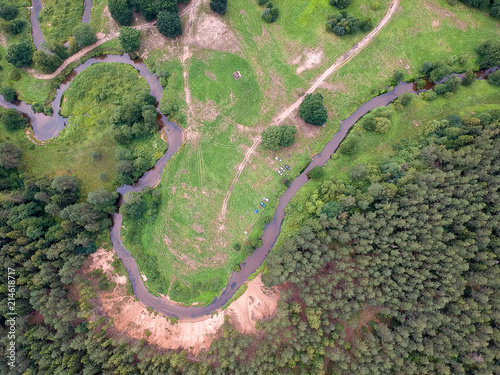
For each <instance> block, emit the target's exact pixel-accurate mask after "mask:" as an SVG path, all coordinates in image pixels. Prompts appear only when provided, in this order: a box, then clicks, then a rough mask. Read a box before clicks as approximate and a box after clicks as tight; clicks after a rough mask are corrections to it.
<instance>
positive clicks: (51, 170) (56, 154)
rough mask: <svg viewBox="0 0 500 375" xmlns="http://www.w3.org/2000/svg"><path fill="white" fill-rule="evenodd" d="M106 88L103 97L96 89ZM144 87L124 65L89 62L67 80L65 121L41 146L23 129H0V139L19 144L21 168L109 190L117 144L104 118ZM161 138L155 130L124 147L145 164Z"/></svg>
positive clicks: (154, 156)
mask: <svg viewBox="0 0 500 375" xmlns="http://www.w3.org/2000/svg"><path fill="white" fill-rule="evenodd" d="M103 92H106V93H107V97H106V99H103V100H102V99H99V97H98V95H97V94H100V93H103ZM148 92H149V87H148V84H147V82H146V80H145V79H144V78H140V77H139V74H138V72H137V71H136V70H135V69H134V68H133V67H131V66H129V65H126V64H115V63H102V64H94V65H92V66H90V67H89V68H87V69H85V70H84V71H83V72H81V73H80V74H78V76H77V77H76V78H75V79H74V81H73V82H72V83H71V85H70V87H69V88H68V90H67V91H66V93H65V96H64V98H63V100H64V108H63V109H62V111H61V112H62V115H63V116H70V117H69V119H68V125H67V127H66V128H65V129H63V130H62V131H61V133H60V134H59V136H57V137H56V138H55V139H52V140H51V141H50V142H48V143H46V144H45V145H41V146H38V145H34V144H32V143H31V142H30V141H29V140H28V139H27V138H26V136H25V134H24V132H23V131H18V132H15V133H7V132H6V131H5V130H4V129H2V132H1V134H0V140H1V141H6V140H8V141H10V142H12V143H15V144H17V145H19V146H20V147H21V148H22V149H23V161H24V164H25V165H26V166H27V172H29V173H30V174H32V175H34V176H36V177H41V176H44V175H46V176H48V177H52V176H57V175H61V174H74V175H76V176H77V177H78V178H79V179H80V181H81V186H82V189H83V191H84V192H89V191H93V190H96V189H98V188H100V187H105V188H107V189H111V190H113V189H114V188H115V187H116V182H115V181H114V176H115V165H116V157H115V152H116V149H117V148H120V147H123V146H119V145H117V143H116V141H115V140H114V138H113V136H112V135H111V130H112V128H111V127H112V125H111V124H110V123H109V121H108V117H109V115H110V113H111V112H112V111H113V109H114V108H115V107H116V106H117V105H118V104H119V103H121V102H126V101H127V100H129V99H131V98H135V96H136V95H137V94H140V93H142V94H144V93H148ZM166 146H167V145H166V143H165V142H164V141H162V140H161V139H160V137H159V135H158V134H154V135H151V136H149V137H148V138H145V139H142V140H140V141H134V142H133V143H132V144H131V145H129V146H127V148H129V149H131V150H132V151H133V152H134V155H141V156H143V157H144V158H146V159H147V160H149V161H150V163H151V165H153V164H154V161H155V160H156V159H157V158H158V157H160V156H161V155H162V154H163V152H164V151H165V149H166ZM94 150H96V151H99V152H100V153H101V158H100V160H93V159H92V158H91V157H90V153H91V152H92V151H94ZM101 173H105V174H106V175H107V176H108V180H107V181H102V180H101V179H100V178H99V175H100V174H101Z"/></svg>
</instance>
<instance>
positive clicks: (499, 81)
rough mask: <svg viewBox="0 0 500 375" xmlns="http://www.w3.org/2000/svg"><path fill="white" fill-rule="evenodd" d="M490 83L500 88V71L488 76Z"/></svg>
mask: <svg viewBox="0 0 500 375" xmlns="http://www.w3.org/2000/svg"><path fill="white" fill-rule="evenodd" d="M488 83H489V84H490V85H493V86H500V70H497V71H496V72H494V73H490V74H489V75H488Z"/></svg>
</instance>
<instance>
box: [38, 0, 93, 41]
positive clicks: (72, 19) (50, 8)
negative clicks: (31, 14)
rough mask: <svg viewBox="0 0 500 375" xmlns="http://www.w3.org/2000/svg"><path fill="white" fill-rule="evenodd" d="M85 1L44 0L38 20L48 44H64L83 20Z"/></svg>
mask: <svg viewBox="0 0 500 375" xmlns="http://www.w3.org/2000/svg"><path fill="white" fill-rule="evenodd" d="M83 2H84V0H43V8H42V10H41V11H40V14H39V16H38V19H39V21H40V27H41V29H42V33H43V36H44V37H45V41H46V42H47V43H57V44H62V43H64V42H66V41H67V40H68V38H69V37H70V36H71V35H72V30H73V28H74V27H75V26H76V25H78V24H79V23H80V21H81V19H82V14H83Z"/></svg>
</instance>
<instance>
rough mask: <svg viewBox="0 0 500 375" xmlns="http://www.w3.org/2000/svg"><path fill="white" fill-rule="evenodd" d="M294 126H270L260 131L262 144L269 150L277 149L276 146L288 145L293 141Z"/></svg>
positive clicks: (295, 130)
mask: <svg viewBox="0 0 500 375" xmlns="http://www.w3.org/2000/svg"><path fill="white" fill-rule="evenodd" d="M295 133H297V129H296V128H295V126H286V125H280V126H270V127H268V128H267V129H265V130H264V131H263V132H262V146H264V147H265V148H267V149H269V150H273V151H278V148H279V147H280V146H281V147H288V146H290V145H291V144H292V143H293V142H295V135H294V134H295Z"/></svg>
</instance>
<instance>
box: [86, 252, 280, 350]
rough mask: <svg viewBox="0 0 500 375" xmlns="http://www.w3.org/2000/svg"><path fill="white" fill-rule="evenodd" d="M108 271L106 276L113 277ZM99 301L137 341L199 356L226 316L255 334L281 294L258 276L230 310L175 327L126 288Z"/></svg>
mask: <svg viewBox="0 0 500 375" xmlns="http://www.w3.org/2000/svg"><path fill="white" fill-rule="evenodd" d="M100 251H101V249H100V250H99V252H100ZM111 254H113V253H112V252H111ZM100 263H102V262H98V263H90V264H88V265H87V266H88V267H89V268H87V271H86V272H89V271H91V270H92V269H94V268H93V267H94V266H95V265H97V264H100ZM108 272H109V270H108ZM108 272H107V273H106V274H107V275H108V276H111V275H110V274H109V273H108ZM99 298H100V302H101V304H102V307H103V310H104V313H105V314H106V315H107V316H108V317H109V318H111V319H113V323H114V326H115V328H116V329H117V330H119V331H122V332H125V333H126V334H128V335H129V336H131V337H133V338H135V339H146V341H147V342H148V343H149V344H151V345H158V346H160V347H162V348H165V349H179V348H182V349H185V350H187V351H189V352H191V353H193V354H198V353H199V352H200V351H201V350H203V349H208V348H209V347H210V344H211V343H212V341H213V340H214V339H215V338H216V337H217V336H216V335H217V333H218V331H219V330H220V328H221V326H222V324H223V323H224V320H225V317H226V315H227V316H229V317H230V318H229V319H230V321H231V323H232V324H234V325H235V327H236V329H238V331H239V332H242V333H255V332H256V328H255V324H256V322H257V321H258V320H260V319H263V318H267V317H269V316H271V315H272V314H274V312H275V311H276V307H277V303H278V300H279V292H278V290H277V289H275V288H274V289H268V288H265V287H264V286H263V284H262V281H261V279H260V276H258V277H256V278H255V279H254V280H252V281H250V282H249V283H248V289H247V290H246V291H245V293H244V294H243V295H242V296H241V297H240V298H238V300H236V301H235V302H233V303H232V304H231V305H230V306H229V307H228V308H227V309H226V310H224V311H221V310H218V311H217V312H216V313H215V314H213V316H206V317H201V318H197V319H194V320H193V319H189V320H179V321H178V322H177V323H174V324H172V323H171V321H170V320H169V319H168V317H166V316H165V315H163V314H156V315H155V314H154V313H150V312H148V310H147V309H146V307H145V306H143V305H142V304H141V303H140V302H139V301H137V300H135V299H134V298H133V297H130V296H128V295H127V292H126V288H125V287H124V286H119V287H117V288H115V289H114V290H112V291H109V292H102V293H101V294H100V296H99Z"/></svg>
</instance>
